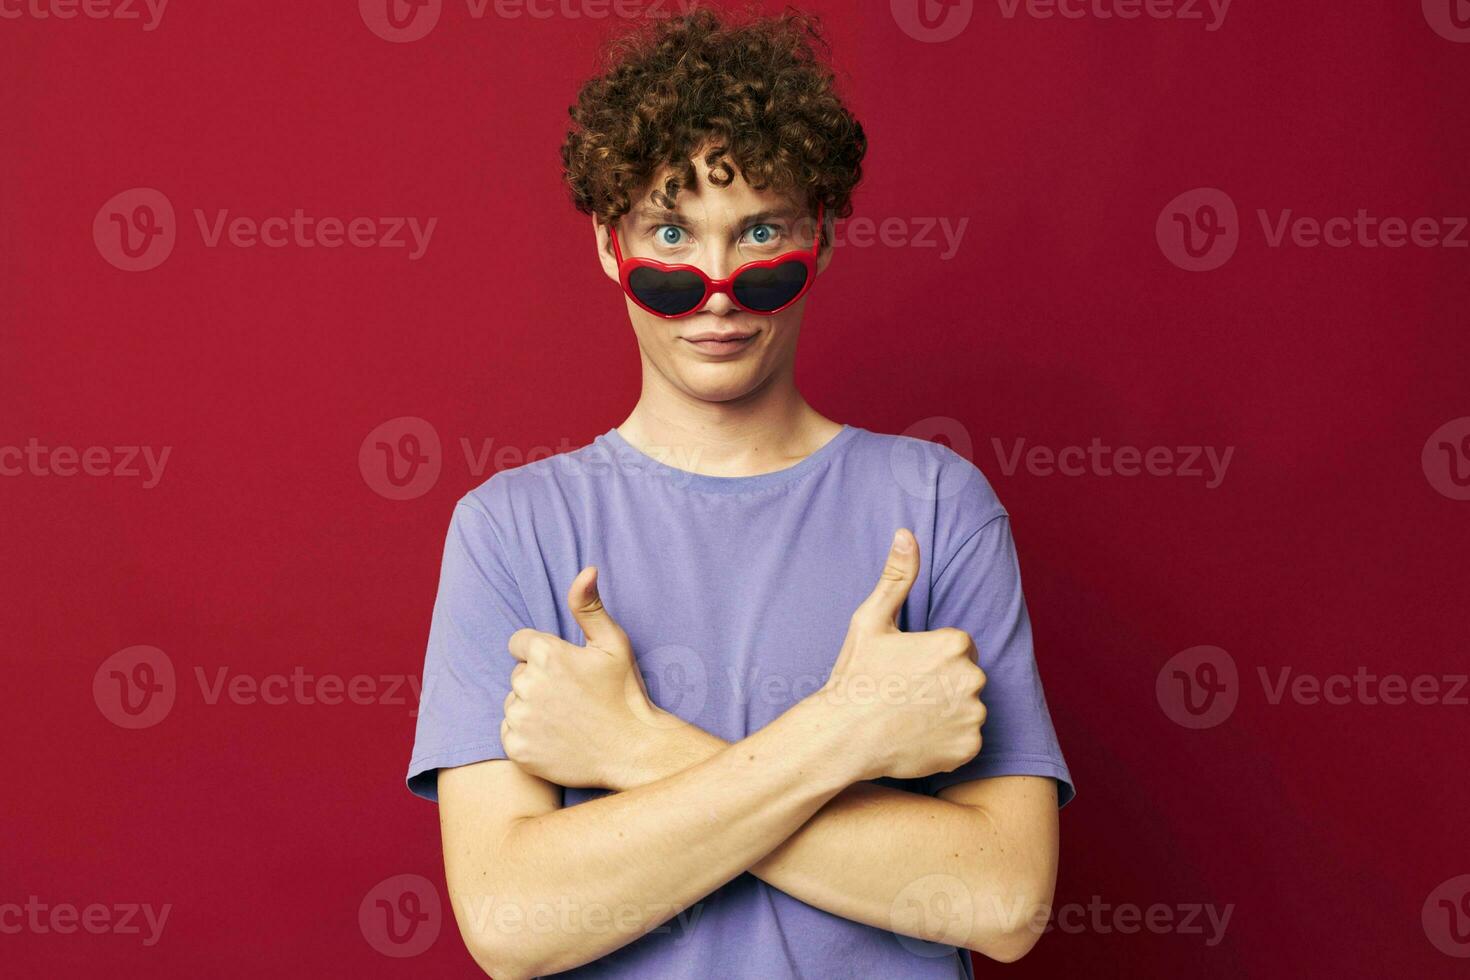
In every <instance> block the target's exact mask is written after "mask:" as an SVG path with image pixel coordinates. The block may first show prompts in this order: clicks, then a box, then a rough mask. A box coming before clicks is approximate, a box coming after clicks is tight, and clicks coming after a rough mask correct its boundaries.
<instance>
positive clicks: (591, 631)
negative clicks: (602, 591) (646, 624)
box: [567, 565, 628, 653]
mask: <svg viewBox="0 0 1470 980" xmlns="http://www.w3.org/2000/svg"><path fill="white" fill-rule="evenodd" d="M567 608H569V609H570V610H571V611H572V616H573V617H575V618H576V620H577V625H578V626H580V627H582V632H583V633H584V634H585V635H586V637H587V645H588V646H591V647H596V648H597V649H599V650H603V651H606V652H608V653H616V652H620V651H623V650H627V649H628V634H626V633H624V632H623V628H622V627H621V626H619V625H618V623H617V620H615V619H613V618H612V615H611V614H610V613H609V612H608V611H607V607H606V606H604V605H603V604H602V596H601V595H599V594H598V592H597V566H595V565H588V566H587V567H586V568H584V569H582V571H581V572H579V573H578V574H577V577H576V578H574V579H572V586H571V588H570V589H568V590H567Z"/></svg>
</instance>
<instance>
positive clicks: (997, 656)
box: [927, 513, 1076, 806]
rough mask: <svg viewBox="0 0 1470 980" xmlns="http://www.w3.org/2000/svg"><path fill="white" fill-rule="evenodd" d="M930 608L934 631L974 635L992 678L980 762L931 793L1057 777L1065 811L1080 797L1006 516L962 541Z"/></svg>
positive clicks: (937, 781)
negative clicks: (999, 780)
mask: <svg viewBox="0 0 1470 980" xmlns="http://www.w3.org/2000/svg"><path fill="white" fill-rule="evenodd" d="M929 602H930V605H929V618H928V623H929V628H930V629H939V628H940V627H944V626H953V627H957V628H959V629H962V630H964V631H965V632H967V633H969V634H970V636H971V637H972V638H973V639H974V641H975V649H976V651H977V652H978V654H979V657H980V666H981V668H982V669H983V670H984V671H985V675H986V682H985V690H984V691H983V692H981V695H980V699H981V700H982V701H984V702H985V707H986V720H985V726H984V729H983V731H982V734H983V735H984V739H983V743H982V745H981V748H980V754H979V755H977V756H976V757H975V758H974V759H972V760H971V761H969V762H967V763H965V764H964V765H962V766H960V767H959V768H958V769H954V770H951V771H950V772H942V773H936V774H935V775H933V776H930V777H929V779H928V785H927V788H928V790H929V792H930V793H937V792H939V791H940V790H941V789H944V788H945V787H947V786H953V785H954V784H956V783H962V782H966V781H968V780H972V779H985V778H988V777H991V776H1051V777H1052V778H1054V779H1055V780H1056V781H1057V799H1058V802H1059V804H1060V805H1062V806H1065V805H1066V804H1067V803H1069V802H1070V801H1071V799H1072V797H1073V796H1074V795H1076V794H1075V791H1074V789H1073V787H1072V776H1071V773H1070V772H1068V770H1067V763H1066V761H1065V760H1064V759H1063V758H1062V750H1061V746H1060V745H1059V744H1058V743H1057V736H1056V731H1055V730H1054V729H1053V727H1052V721H1051V713H1050V712H1049V711H1048V710H1047V706H1046V695H1045V693H1044V692H1043V691H1042V688H1041V675H1040V673H1039V672H1038V671H1037V668H1036V658H1035V656H1034V654H1033V652H1032V648H1031V620H1030V618H1029V617H1028V616H1027V614H1026V599H1025V597H1024V596H1023V595H1022V593H1021V570H1020V565H1019V563H1018V561H1017V559H1016V547H1015V542H1014V541H1013V540H1012V538H1011V528H1010V519H1009V518H1008V517H1007V516H1005V514H1004V513H1002V514H1000V515H999V516H996V517H994V518H992V519H991V520H989V521H988V522H987V523H985V524H984V525H983V526H981V527H979V528H977V529H976V530H974V531H973V532H972V533H970V535H969V536H968V537H967V538H965V539H964V541H963V543H962V544H961V545H960V546H959V548H958V549H957V550H956V552H955V553H954V555H953V556H952V557H950V558H949V559H948V562H947V564H946V565H945V566H944V567H943V568H941V569H940V570H939V571H938V573H937V578H936V579H935V581H934V584H933V586H932V588H931V590H930V600H929Z"/></svg>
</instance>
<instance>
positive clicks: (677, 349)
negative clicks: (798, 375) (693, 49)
mask: <svg viewBox="0 0 1470 980" xmlns="http://www.w3.org/2000/svg"><path fill="white" fill-rule="evenodd" d="M694 166H695V170H696V172H697V173H698V175H699V181H698V184H697V185H696V186H693V187H685V188H683V189H682V190H680V191H679V196H678V197H677V198H676V199H675V205H676V210H675V211H672V212H671V211H667V210H665V209H664V208H662V207H660V206H659V205H657V204H655V203H654V201H653V198H652V193H653V190H654V189H655V188H659V187H662V186H663V180H664V177H665V175H664V174H659V175H657V177H656V178H655V180H654V181H652V182H651V183H650V185H649V188H648V190H647V191H646V192H645V193H644V195H643V196H642V197H641V198H637V199H635V200H636V203H635V204H634V206H633V210H632V211H630V212H629V213H628V214H627V215H625V216H624V217H623V218H622V220H621V221H620V222H619V223H618V226H617V231H618V243H619V245H620V246H621V247H622V250H623V257H624V258H631V257H634V256H637V257H639V258H649V259H656V260H658V261H659V262H665V263H668V264H671V265H674V264H678V265H694V266H698V267H699V268H700V269H702V270H703V271H704V272H705V274H706V275H708V276H709V277H710V278H711V279H725V278H728V277H729V276H730V275H731V274H732V273H733V272H734V271H735V270H736V269H737V268H739V267H740V266H742V265H744V264H745V263H747V262H754V261H760V260H762V259H771V258H776V257H777V256H780V255H784V254H786V253H787V252H793V251H802V250H805V251H810V250H811V247H812V242H813V235H814V234H815V233H816V227H815V223H814V217H815V216H814V215H813V214H811V213H809V212H807V210H806V209H805V208H804V207H803V206H802V205H800V204H798V203H797V202H796V201H795V200H794V199H793V198H792V197H790V196H789V195H783V194H778V193H775V192H773V191H756V190H753V189H752V188H751V187H750V185H748V184H746V183H745V181H744V180H743V179H741V178H740V177H739V176H737V177H736V178H735V180H734V181H732V182H731V184H730V186H728V187H716V186H715V185H713V184H711V183H710V182H709V179H708V178H709V170H708V168H706V167H705V166H704V165H703V163H702V161H701V160H699V159H698V158H696V159H695V161H694ZM593 224H594V227H595V228H596V229H597V239H598V247H599V255H600V257H601V260H602V266H603V269H604V271H605V272H606V273H607V275H608V277H609V278H611V279H612V281H613V282H614V283H617V282H618V281H619V280H618V264H617V259H616V258H615V257H614V255H613V248H612V244H611V238H610V236H609V235H608V233H607V230H606V229H605V228H604V227H602V225H601V224H600V223H598V222H596V221H595V219H594V222H593ZM830 259H831V249H830V248H827V247H825V246H824V247H823V249H822V251H821V254H820V256H819V257H818V260H817V273H818V275H820V274H821V271H822V270H823V269H825V268H826V266H827V262H828V261H829V260H830ZM808 295H810V293H808ZM624 300H625V302H626V303H627V307H628V317H629V319H630V320H631V321H632V323H633V332H634V333H635V334H636V335H637V337H638V344H639V347H640V348H641V349H642V351H643V355H644V358H645V360H646V361H647V362H648V364H649V365H651V367H652V368H653V369H654V370H655V371H657V372H658V373H659V375H660V376H661V377H662V378H663V379H664V380H665V381H667V382H668V383H669V384H671V385H673V386H674V387H675V388H677V389H679V390H680V391H682V392H684V393H685V394H688V395H690V396H692V397H695V398H698V399H699V400H701V401H709V402H728V401H733V400H736V399H740V398H744V397H746V396H748V395H750V394H752V393H754V392H757V391H759V390H760V389H762V388H763V387H765V386H766V385H767V384H769V383H770V382H771V381H772V379H775V378H778V377H786V378H789V377H790V375H791V369H792V365H793V364H794V363H795V360H796V339H797V335H798V333H799V332H800V329H801V316H802V311H803V310H804V309H805V307H806V300H807V297H806V296H803V297H802V298H801V299H800V300H798V301H797V302H796V303H793V304H792V305H791V306H789V307H787V308H786V309H784V310H782V311H781V312H779V313H776V314H773V315H770V316H763V315H761V314H758V313H749V312H746V311H745V310H742V309H740V308H739V307H738V306H736V305H735V304H734V303H733V302H731V299H730V297H729V296H728V295H726V294H723V293H715V294H713V295H711V296H710V298H709V299H708V300H707V301H706V302H705V304H704V306H702V307H700V308H699V310H697V311H696V312H694V313H691V314H690V315H688V316H684V317H679V318H677V319H665V318H663V317H659V316H655V315H654V314H652V313H649V312H648V311H647V310H644V309H643V308H642V307H640V306H638V305H637V304H636V303H634V302H633V301H632V300H631V299H629V298H628V297H626V296H624Z"/></svg>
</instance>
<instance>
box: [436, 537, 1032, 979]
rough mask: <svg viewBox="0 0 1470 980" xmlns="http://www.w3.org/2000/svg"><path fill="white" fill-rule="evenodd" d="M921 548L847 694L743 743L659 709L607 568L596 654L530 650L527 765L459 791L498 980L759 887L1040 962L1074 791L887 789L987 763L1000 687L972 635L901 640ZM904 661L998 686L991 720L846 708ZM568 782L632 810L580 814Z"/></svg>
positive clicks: (542, 644) (858, 628)
mask: <svg viewBox="0 0 1470 980" xmlns="http://www.w3.org/2000/svg"><path fill="white" fill-rule="evenodd" d="M901 537H902V535H901ZM907 540H908V543H909V545H910V548H909V550H908V551H907V552H905V551H902V550H900V549H898V548H895V550H894V552H893V553H891V554H890V557H889V563H888V566H887V567H886V568H885V570H884V575H883V579H882V580H881V581H880V583H879V586H878V588H877V589H876V590H875V591H874V594H873V595H872V596H870V597H869V599H868V600H867V601H865V602H864V604H863V606H862V607H860V608H859V610H858V611H857V612H856V613H855V614H854V616H853V626H852V629H851V630H850V631H849V635H848V638H847V640H846V641H845V642H844V646H843V651H842V653H841V654H840V655H839V658H838V663H837V666H836V667H834V670H833V679H832V680H829V682H828V686H827V687H824V688H823V689H822V690H820V691H818V692H816V693H815V694H813V695H812V696H810V697H808V698H806V699H804V700H803V701H801V702H799V703H798V704H796V705H795V706H794V707H792V708H791V709H790V710H789V711H787V712H786V713H785V714H783V715H782V716H780V717H779V718H777V719H776V720H775V721H773V722H772V723H771V724H770V725H768V726H766V727H765V728H763V729H762V730H760V731H758V732H756V733H755V734H753V735H750V736H748V737H747V738H745V739H743V740H741V741H739V742H736V743H733V744H728V743H726V742H724V741H723V740H721V739H719V738H717V737H715V736H713V735H710V734H709V733H707V732H704V731H702V730H700V729H698V728H697V727H695V726H692V725H688V724H686V723H683V722H682V721H680V720H678V719H676V718H674V717H673V716H671V715H668V714H666V713H663V712H660V711H659V710H658V709H656V708H653V707H652V706H651V705H649V704H648V702H647V701H646V695H645V696H644V697H643V698H640V696H639V695H640V694H641V678H640V677H639V676H638V675H637V671H636V666H634V667H633V668H632V670H631V673H630V672H629V669H628V665H629V664H630V663H631V661H632V657H631V651H628V650H626V649H619V648H620V645H621V646H622V647H626V637H625V636H622V635H621V633H622V631H621V629H620V628H618V627H617V625H616V623H614V622H613V621H612V619H611V617H610V616H608V615H607V612H606V610H605V609H603V608H602V606H601V603H600V600H598V599H597V593H596V591H595V588H594V587H593V579H592V578H591V577H588V576H587V574H586V572H585V571H584V573H583V574H582V575H579V576H578V579H577V581H576V582H574V583H573V585H572V589H571V593H570V594H569V597H568V598H569V603H570V604H571V605H572V609H573V613H574V614H575V615H576V616H577V619H578V621H579V622H580V623H581V624H582V627H583V631H584V632H585V633H586V635H587V637H588V647H587V648H586V649H582V648H575V647H570V646H569V645H567V644H564V643H562V642H561V641H560V640H556V639H555V638H549V637H547V636H546V635H545V634H534V633H533V632H532V631H529V630H523V631H520V632H519V633H517V634H516V636H515V637H513V638H512V642H511V652H512V654H514V655H516V656H517V659H520V660H521V661H522V663H521V664H520V665H519V666H518V667H517V668H516V674H515V675H513V682H512V686H513V691H512V694H511V696H510V697H509V698H507V713H506V719H507V720H506V723H505V725H504V726H503V727H502V742H503V744H504V745H505V747H506V750H507V754H508V755H509V756H510V759H502V760H493V761H489V762H483V763H478V764H475V765H469V766H464V767H460V768H456V769H448V770H443V771H442V772H441V773H440V775H439V798H440V821H441V830H442V836H443V845H444V857H445V870H446V875H447V878H448V884H449V892H450V896H451V900H452V902H453V905H454V909H455V914H456V918H457V921H458V922H459V926H460V931H461V934H462V936H463V937H464V940H465V943H466V946H467V947H468V948H469V950H470V952H471V954H472V955H473V956H474V957H475V959H476V961H477V962H478V963H479V964H480V965H481V966H482V967H483V968H484V969H485V970H486V971H487V972H488V973H491V974H492V975H493V976H495V977H497V978H516V977H529V976H536V975H540V974H544V973H554V972H559V971H561V970H566V969H570V968H572V967H575V966H578V965H581V964H583V963H587V962H590V961H591V960H594V959H597V958H598V957H600V956H604V955H606V954H607V953H609V952H612V951H613V950H615V949H618V948H620V947H621V946H624V945H626V944H627V943H629V942H632V941H633V940H635V939H637V938H638V937H639V936H641V935H643V934H645V933H646V932H648V931H649V930H651V929H653V928H656V927H657V926H659V925H660V924H662V923H663V922H664V921H666V920H668V919H669V918H671V917H673V916H674V915H676V914H679V913H681V912H683V911H684V910H686V909H689V908H690V907H691V906H693V905H695V903H697V902H698V901H699V900H700V899H702V898H704V897H705V896H706V895H708V894H709V893H710V892H712V891H714V890H715V889H717V888H719V887H720V886H721V885H723V884H725V883H726V882H728V881H730V880H731V879H733V878H735V877H736V876H737V875H739V874H741V873H743V872H746V871H749V872H751V873H752V874H755V875H757V876H758V877H760V878H761V879H763V880H764V881H766V882H767V883H769V884H771V885H772V886H774V887H776V888H779V889H781V890H782V891H784V892H786V893H788V894H790V895H792V896H793V897H796V898H798V899H800V900H802V901H804V902H806V903H808V904H810V905H814V906H816V907H818V908H821V909H824V910H826V911H829V912H831V913H833V914H835V915H839V916H843V917H845V918H848V919H852V920H854V921H858V922H862V923H866V924H868V925H872V926H875V927H878V928H882V929H887V930H891V931H895V932H900V933H904V934H907V935H911V936H915V937H917V938H920V939H926V940H931V941H935V942H942V943H948V944H952V945H957V946H964V947H967V948H970V949H975V950H977V951H979V952H981V953H983V954H985V955H987V956H990V957H992V958H995V959H999V960H1006V961H1009V960H1013V959H1016V958H1018V957H1020V956H1021V955H1023V954H1024V953H1025V952H1026V951H1027V950H1029V949H1030V948H1031V946H1032V945H1033V944H1034V943H1035V941H1036V938H1037V936H1038V935H1039V930H1038V929H1036V928H1035V923H1036V922H1037V921H1038V916H1039V913H1044V910H1045V909H1046V908H1048V907H1049V905H1050V902H1051V898H1052V892H1053V888H1054V885H1055V878H1056V864H1057V824H1056V805H1057V800H1056V789H1055V784H1054V783H1053V782H1052V780H1050V779H1044V778H1034V777H1002V778H994V779H986V780H977V781H973V782H968V783H963V784H960V785H956V786H952V787H950V788H948V789H947V790H944V791H942V792H941V794H940V796H939V797H938V798H931V797H927V796H922V795H918V794H914V793H907V792H904V791H901V790H895V789H890V788H887V787H883V786H878V785H874V784H872V783H871V782H870V780H873V779H876V778H878V777H880V776H897V777H916V776H921V775H926V774H928V773H931V772H939V771H947V770H948V769H952V768H954V767H955V766H957V765H959V764H960V763H962V762H964V761H966V760H968V759H969V758H972V757H973V756H974V755H975V754H976V752H977V751H978V750H979V748H980V743H979V729H980V724H981V722H983V718H984V714H983V706H982V705H980V702H979V697H978V695H979V691H980V686H981V685H982V684H983V674H981V673H980V672H979V669H978V667H975V666H974V651H973V646H972V645H971V644H970V643H969V638H968V636H966V635H965V634H963V633H961V632H960V631H958V630H936V631H932V632H930V633H916V634H905V633H900V632H898V631H897V630H896V629H895V628H894V626H893V622H894V616H895V614H896V612H897V610H898V607H899V606H900V605H901V604H902V601H903V598H904V596H905V595H906V594H907V592H908V588H909V586H910V585H911V584H912V581H913V578H914V577H915V575H916V573H917V567H918V556H917V551H916V548H915V547H914V546H913V541H912V537H911V536H909V537H908V539H907ZM897 662H902V663H904V664H905V665H906V667H905V674H906V676H913V675H914V674H915V673H916V672H918V673H924V674H926V675H927V676H930V677H931V679H932V678H933V677H936V676H937V677H939V678H940V679H948V680H950V681H952V682H954V683H955V684H957V685H961V686H963V685H965V684H967V683H970V679H971V678H972V676H973V675H979V679H978V681H976V682H974V683H973V684H972V686H971V687H969V688H963V690H965V691H966V692H967V693H969V694H971V695H972V696H973V708H974V710H973V711H970V710H962V711H958V712H943V711H938V710H936V709H935V708H934V706H933V705H929V704H925V703H922V701H921V699H919V698H910V699H905V700H902V701H901V703H899V704H894V703H882V704H877V705H863V704H860V703H858V702H859V701H860V700H861V699H856V698H834V697H832V694H833V693H834V691H836V690H838V689H839V686H840V684H841V683H843V682H851V681H852V680H853V679H854V678H856V677H867V678H869V679H872V678H875V677H879V676H888V673H889V672H886V671H885V670H884V665H885V664H887V665H891V664H893V663H897ZM961 703H962V705H965V706H966V707H967V708H968V707H969V702H968V701H964V700H963V699H962V701H961ZM630 718H631V719H632V721H631V723H630V721H629V719H630ZM557 784H559V785H584V786H586V785H595V786H604V787H606V788H609V789H612V790H615V791H616V792H614V793H612V794H611V795H608V796H604V797H602V798H599V799H596V800H592V801H590V802H587V803H583V804H580V805H578V806H575V807H568V808H565V809H562V808H559V791H558V789H557ZM895 841H900V842H902V845H901V846H895V843H894V842H895ZM855 857H860V860H855Z"/></svg>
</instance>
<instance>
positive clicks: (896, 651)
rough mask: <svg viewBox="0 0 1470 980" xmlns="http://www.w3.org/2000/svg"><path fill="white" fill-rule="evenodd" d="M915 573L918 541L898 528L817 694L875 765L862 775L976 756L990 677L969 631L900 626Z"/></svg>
mask: <svg viewBox="0 0 1470 980" xmlns="http://www.w3.org/2000/svg"><path fill="white" fill-rule="evenodd" d="M918 574H919V547H918V542H917V541H915V540H914V536H913V534H911V533H910V532H909V531H908V530H907V529H900V530H899V531H898V533H897V534H895V535H894V538H893V544H892V545H891V546H890V548H889V551H888V560H887V562H886V563H885V564H884V566H883V573H882V575H881V576H880V577H879V579H878V584H877V586H876V587H875V588H874V589H873V591H872V593H871V594H870V595H869V596H868V597H867V598H866V599H864V600H863V602H862V604H861V605H859V606H858V607H857V609H856V611H854V612H853V614H852V619H851V620H850V622H849V624H848V630H847V637H846V639H844V640H843V643H842V649H841V651H840V652H839V653H838V655H837V662H836V664H835V665H833V667H832V674H831V676H830V677H829V678H828V680H827V683H826V684H825V685H823V687H822V688H821V689H820V690H818V691H817V692H816V693H815V694H814V695H812V697H813V699H815V700H817V701H819V702H821V703H823V704H826V705H829V706H830V707H831V708H832V709H834V710H836V711H838V712H839V713H840V714H841V715H842V716H843V717H845V719H846V721H847V722H848V723H849V724H850V728H849V730H850V731H852V732H853V733H854V736H853V740H854V748H855V749H856V750H857V751H858V752H860V753H862V755H863V757H864V758H865V759H867V760H868V761H869V765H868V774H867V775H865V776H864V777H863V778H864V779H876V778H878V777H880V776H893V777H896V778H900V779H909V778H917V777H919V776H927V775H929V774H931V773H936V772H948V771H949V770H951V769H954V768H956V767H957V766H960V765H963V764H964V763H966V762H968V761H970V760H971V759H973V758H974V757H975V756H976V755H978V754H979V752H980V726H981V725H982V724H984V722H985V705H984V704H982V703H981V701H980V691H981V690H982V689H983V688H984V686H985V673H984V671H982V670H981V669H980V667H979V664H978V662H977V656H976V653H975V644H974V641H973V640H971V638H970V634H968V633H966V632H965V631H964V630H960V629H955V628H954V627H943V628H941V629H936V630H929V631H927V632H922V633H905V632H902V631H901V630H899V628H898V613H899V610H900V609H901V608H902V607H903V603H904V600H905V599H906V598H907V597H908V594H909V590H910V589H911V588H912V587H913V584H914V580H915V579H916V578H917V577H918Z"/></svg>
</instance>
